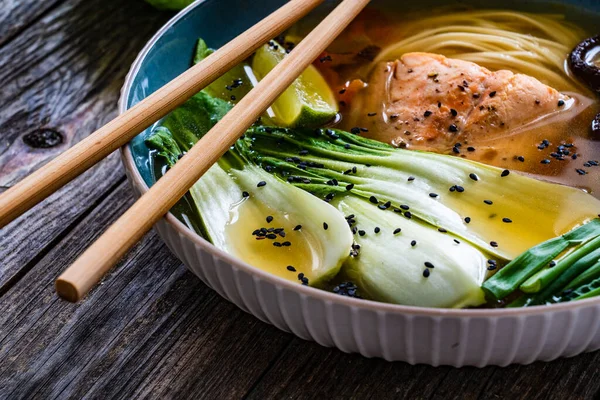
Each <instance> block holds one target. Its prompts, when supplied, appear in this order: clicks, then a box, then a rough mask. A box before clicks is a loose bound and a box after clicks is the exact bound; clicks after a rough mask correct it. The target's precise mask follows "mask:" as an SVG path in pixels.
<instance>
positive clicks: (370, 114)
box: [367, 112, 377, 117]
mask: <svg viewBox="0 0 600 400" xmlns="http://www.w3.org/2000/svg"><path fill="white" fill-rule="evenodd" d="M376 115H377V113H376V112H370V113H368V114H367V116H369V117H374V116H376Z"/></svg>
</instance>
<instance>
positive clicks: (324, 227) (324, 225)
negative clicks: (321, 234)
mask: <svg viewBox="0 0 600 400" xmlns="http://www.w3.org/2000/svg"><path fill="white" fill-rule="evenodd" d="M328 228H329V225H327V222H323V229H325V230H327V229H328Z"/></svg>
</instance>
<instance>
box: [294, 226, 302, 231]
mask: <svg viewBox="0 0 600 400" xmlns="http://www.w3.org/2000/svg"><path fill="white" fill-rule="evenodd" d="M300 229H302V225H296V226H295V227H294V230H295V231H299V230H300Z"/></svg>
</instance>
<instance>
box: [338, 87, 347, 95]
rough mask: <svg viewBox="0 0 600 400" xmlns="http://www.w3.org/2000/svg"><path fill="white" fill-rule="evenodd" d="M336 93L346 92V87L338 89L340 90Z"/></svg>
mask: <svg viewBox="0 0 600 400" xmlns="http://www.w3.org/2000/svg"><path fill="white" fill-rule="evenodd" d="M338 93H339V94H344V93H346V89H345V88H344V89H340V91H339V92H338Z"/></svg>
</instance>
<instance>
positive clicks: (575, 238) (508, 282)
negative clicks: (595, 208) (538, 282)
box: [482, 218, 600, 300]
mask: <svg viewBox="0 0 600 400" xmlns="http://www.w3.org/2000/svg"><path fill="white" fill-rule="evenodd" d="M599 235H600V219H598V218H596V219H594V220H592V221H590V222H589V223H587V224H585V225H582V226H580V227H578V228H576V229H574V230H572V231H570V232H568V233H566V234H564V235H562V236H559V237H556V238H553V239H550V240H548V241H546V242H543V243H541V244H539V245H537V246H535V247H532V248H531V249H529V250H527V251H526V252H524V253H522V254H521V255H519V256H518V257H517V258H515V259H514V260H513V261H511V262H510V263H509V264H508V265H506V266H505V267H504V268H502V269H501V270H500V271H498V273H496V274H495V275H494V276H493V277H491V278H490V279H488V280H487V281H486V282H485V283H484V284H483V286H482V287H483V290H485V292H486V294H488V295H489V296H490V297H492V298H494V299H497V300H499V299H503V298H505V297H506V296H508V295H509V294H510V293H512V292H514V291H515V290H516V289H517V288H518V287H519V286H520V285H521V284H523V283H524V282H525V281H526V280H527V279H529V278H530V277H532V276H533V275H535V274H536V273H537V272H538V271H539V270H540V269H542V268H543V267H544V266H545V265H548V263H549V262H550V261H552V260H553V259H554V258H555V257H557V256H558V255H560V254H561V253H562V252H564V251H565V250H566V249H568V248H569V247H571V246H577V245H580V244H582V243H585V242H587V241H590V240H592V239H594V238H596V237H597V236H599ZM586 254H587V253H586ZM584 255H585V254H584Z"/></svg>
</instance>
